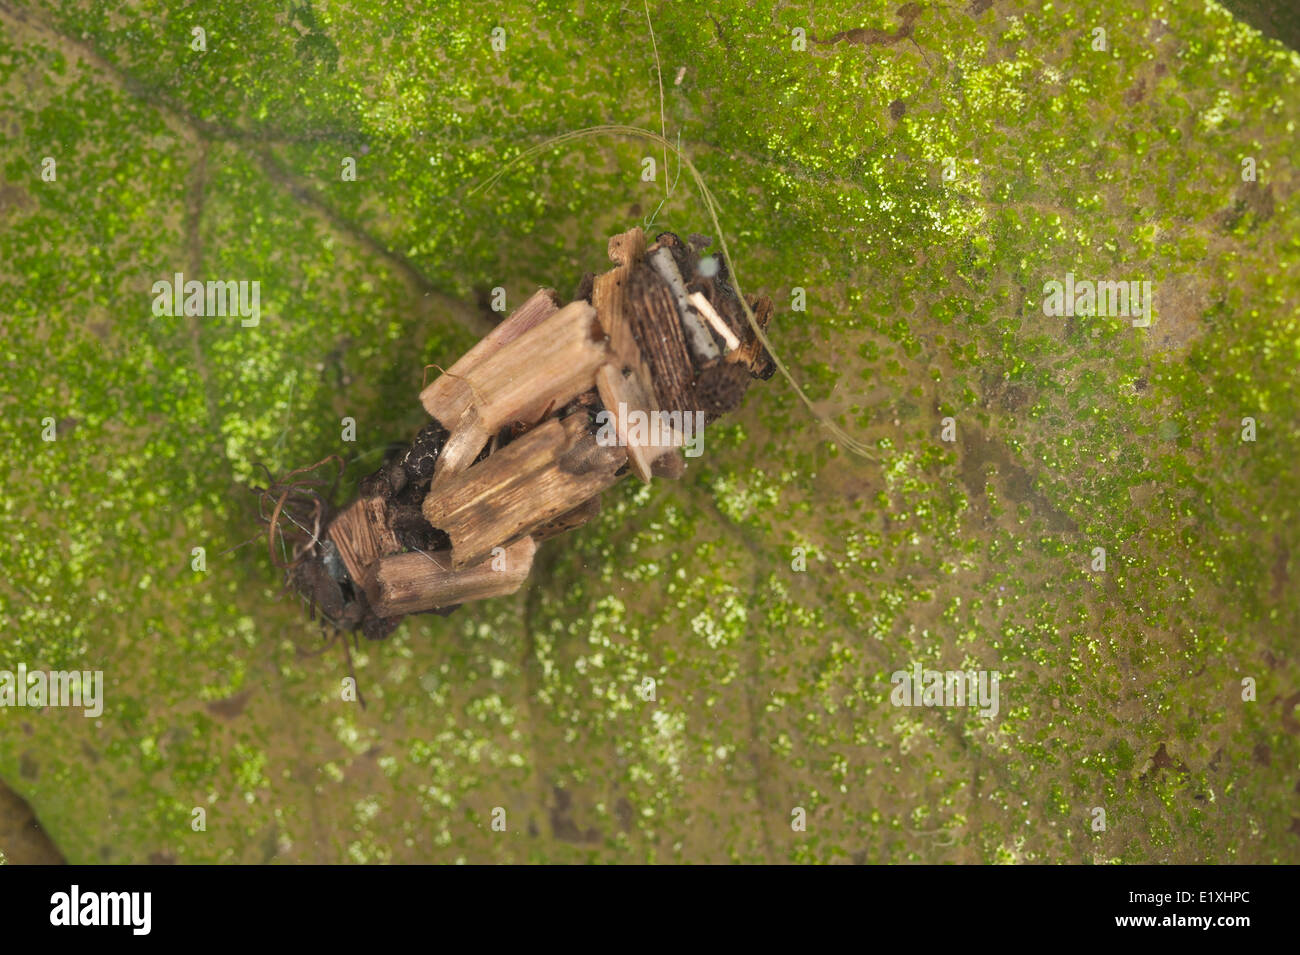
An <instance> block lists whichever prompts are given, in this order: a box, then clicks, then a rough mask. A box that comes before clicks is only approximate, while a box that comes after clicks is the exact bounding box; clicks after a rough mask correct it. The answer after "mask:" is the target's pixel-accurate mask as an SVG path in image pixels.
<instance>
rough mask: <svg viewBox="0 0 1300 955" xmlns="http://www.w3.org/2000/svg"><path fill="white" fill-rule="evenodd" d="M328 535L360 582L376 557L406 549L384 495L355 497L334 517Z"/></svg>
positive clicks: (356, 580) (354, 577)
mask: <svg viewBox="0 0 1300 955" xmlns="http://www.w3.org/2000/svg"><path fill="white" fill-rule="evenodd" d="M326 536H327V537H328V538H329V539H330V540H332V541H333V542H334V546H335V547H337V548H338V550H339V556H340V557H342V558H343V566H345V567H347V569H348V576H349V577H351V578H352V579H353V580H354V581H355V582H356V583H357V584H358V585H364V584H365V581H366V575H367V574H368V573H369V572H370V569H371V566H372V565H373V564H374V562H375V561H376V560H378V559H379V558H380V557H381V556H383V555H385V554H392V553H396V552H397V551H400V550H401V549H402V548H401V545H400V544H399V543H398V542H397V535H396V534H394V533H393V528H392V523H391V521H390V520H389V519H388V509H387V506H386V505H385V504H384V499H383V498H381V497H374V498H358V499H357V500H355V501H353V502H352V503H351V504H350V505H348V507H347V508H345V509H344V510H343V511H341V512H339V514H338V516H337V517H335V518H334V520H333V522H332V523H331V524H330V529H329V531H328V533H327V534H326Z"/></svg>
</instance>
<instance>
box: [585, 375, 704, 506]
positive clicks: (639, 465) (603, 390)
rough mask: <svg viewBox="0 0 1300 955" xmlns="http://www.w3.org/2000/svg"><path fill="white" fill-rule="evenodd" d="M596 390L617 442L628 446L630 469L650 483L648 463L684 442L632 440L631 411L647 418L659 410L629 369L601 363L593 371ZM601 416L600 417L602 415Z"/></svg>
mask: <svg viewBox="0 0 1300 955" xmlns="http://www.w3.org/2000/svg"><path fill="white" fill-rule="evenodd" d="M596 390H597V391H598V392H599V394H600V403H601V404H603V405H604V406H605V410H606V411H607V412H609V414H610V415H611V416H612V417H611V424H612V425H613V429H614V432H615V434H616V435H617V437H618V440H619V443H620V444H622V445H624V446H625V447H626V448H627V458H628V463H629V464H631V466H632V470H633V472H635V474H636V476H637V477H639V478H640V479H641V480H642V481H644V482H645V483H646V484H649V483H650V479H651V476H652V474H653V472H652V471H651V467H652V465H653V464H654V462H655V460H656V459H657V458H659V457H662V456H664V455H668V454H677V453H678V452H677V451H676V448H677V447H678V446H679V445H680V444H681V443H683V442H682V441H681V440H678V441H677V443H676V444H671V445H665V444H660V445H653V444H640V443H637V442H634V441H633V440H631V435H630V434H629V432H628V418H629V417H630V415H631V414H632V412H636V411H639V412H641V413H642V414H644V415H645V416H646V418H647V420H648V419H649V418H650V416H651V415H657V414H658V413H659V412H658V411H657V410H656V409H655V408H654V407H653V405H654V402H653V401H652V400H651V398H650V397H649V395H648V394H647V392H646V390H645V389H643V388H642V387H641V384H640V382H639V381H637V378H636V375H634V374H632V373H631V372H627V373H624V372H621V371H619V370H618V368H617V367H616V366H615V365H613V364H608V365H605V366H603V367H602V368H601V369H600V371H598V372H596ZM602 420H603V419H602Z"/></svg>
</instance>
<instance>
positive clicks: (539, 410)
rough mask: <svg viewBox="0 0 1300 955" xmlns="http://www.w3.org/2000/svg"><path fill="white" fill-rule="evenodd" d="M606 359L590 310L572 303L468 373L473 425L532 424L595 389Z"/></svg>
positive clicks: (584, 304) (491, 429) (593, 311)
mask: <svg viewBox="0 0 1300 955" xmlns="http://www.w3.org/2000/svg"><path fill="white" fill-rule="evenodd" d="M608 357H609V348H608V347H607V346H606V344H605V332H604V330H603V329H602V328H601V327H600V322H599V321H597V318H596V309H595V308H593V307H592V306H591V305H590V304H588V303H587V302H583V301H578V302H572V303H570V304H568V305H566V306H565V307H564V308H562V309H560V310H559V311H558V312H556V313H555V314H554V315H552V316H551V317H550V318H548V319H546V320H545V321H543V322H542V323H541V324H539V325H537V326H536V327H534V328H532V329H530V330H529V331H527V332H525V333H524V334H523V335H521V336H519V338H517V339H515V340H514V341H513V342H510V343H509V344H508V345H506V346H505V347H503V348H502V349H501V350H500V351H498V352H495V353H494V354H492V355H489V356H488V357H487V358H485V359H484V360H483V362H482V363H481V364H480V365H478V366H477V367H475V368H473V369H471V370H470V373H469V376H468V380H469V382H470V384H471V390H472V391H473V392H474V405H475V407H476V409H477V410H478V416H479V424H480V425H481V427H482V428H483V430H484V431H486V432H487V433H488V434H491V433H493V432H494V431H496V430H498V429H499V428H501V427H503V426H505V425H512V424H516V423H522V424H525V425H529V426H531V425H534V424H536V423H537V422H538V421H539V420H541V418H542V417H543V416H544V415H546V414H549V413H550V412H551V411H553V410H555V411H558V410H559V409H560V408H562V407H564V405H565V404H567V403H568V402H569V401H571V400H572V399H574V398H576V397H577V396H578V395H580V394H582V393H583V392H584V391H589V390H591V389H592V388H594V387H595V386H596V369H598V368H599V367H600V366H601V365H603V364H604V363H605V361H606V360H607V359H608Z"/></svg>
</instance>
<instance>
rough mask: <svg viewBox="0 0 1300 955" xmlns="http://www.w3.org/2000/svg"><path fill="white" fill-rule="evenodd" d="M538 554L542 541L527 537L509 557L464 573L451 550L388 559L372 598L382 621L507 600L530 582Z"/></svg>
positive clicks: (371, 585)
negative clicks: (493, 599) (455, 565)
mask: <svg viewBox="0 0 1300 955" xmlns="http://www.w3.org/2000/svg"><path fill="white" fill-rule="evenodd" d="M536 551H537V542H536V541H534V540H533V538H531V537H525V538H523V539H521V540H519V541H516V542H515V543H514V544H511V545H510V546H509V547H506V548H505V549H504V553H501V554H498V555H490V556H489V557H488V558H487V559H485V560H483V561H482V562H480V563H478V564H475V565H474V566H472V567H466V568H463V569H461V570H456V569H453V567H452V561H451V552H450V551H445V550H441V551H434V552H432V553H429V554H426V553H423V552H420V551H415V552H411V553H408V554H397V555H395V556H392V557H384V558H381V559H380V560H379V561H377V562H376V564H375V569H374V572H373V573H372V574H371V577H370V580H369V581H368V582H367V585H366V598H367V600H368V601H369V603H370V606H371V607H372V608H374V611H375V613H376V614H378V615H379V616H380V617H393V616H397V615H399V614H408V613H421V612H423V611H426V610H436V609H438V608H439V607H450V606H453V605H455V604H462V603H468V602H469V601H471V600H485V599H487V598H489V597H504V596H505V595H507V594H512V593H514V592H515V591H516V590H518V589H519V587H520V585H521V584H523V582H524V580H525V579H527V577H528V573H529V571H531V570H532V567H533V554H534V553H536ZM494 564H495V565H496V567H494V566H493V565H494ZM497 567H499V568H500V569H496V568H497Z"/></svg>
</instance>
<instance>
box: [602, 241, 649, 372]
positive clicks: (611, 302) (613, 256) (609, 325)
mask: <svg viewBox="0 0 1300 955" xmlns="http://www.w3.org/2000/svg"><path fill="white" fill-rule="evenodd" d="M644 255H645V233H644V232H642V231H641V227H640V226H637V227H636V228H634V229H631V230H629V231H628V232H624V233H622V234H621V235H616V236H614V237H613V238H612V239H610V240H609V258H610V261H612V262H616V263H618V267H617V268H614V269H610V270H609V271H608V272H606V273H604V274H603V275H597V276H596V278H595V280H594V282H593V284H592V290H591V303H592V305H594V306H595V307H596V314H597V315H598V316H599V317H600V324H601V327H602V328H604V329H605V334H607V335H608V336H609V347H610V350H612V351H613V352H614V354H615V355H617V356H618V359H619V361H620V362H621V363H622V365H623V367H624V368H630V369H631V370H632V371H633V372H635V373H636V375H637V376H638V377H639V378H640V379H641V381H642V382H649V381H650V380H651V379H650V369H649V368H648V367H647V366H646V363H645V359H644V358H643V357H642V355H641V349H640V348H639V347H638V345H637V342H636V337H635V335H634V334H633V331H632V326H631V324H630V322H629V316H628V314H627V310H628V307H629V306H628V299H627V281H628V277H629V276H630V275H631V274H632V269H633V268H634V267H635V266H636V265H637V264H639V263H640V261H641V259H642V257H643V256H644Z"/></svg>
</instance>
